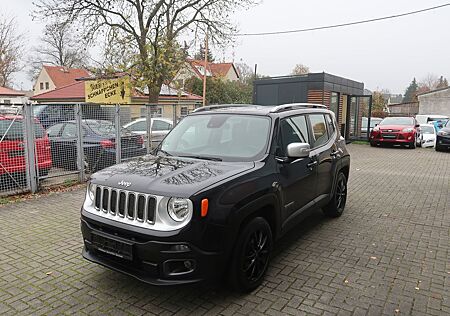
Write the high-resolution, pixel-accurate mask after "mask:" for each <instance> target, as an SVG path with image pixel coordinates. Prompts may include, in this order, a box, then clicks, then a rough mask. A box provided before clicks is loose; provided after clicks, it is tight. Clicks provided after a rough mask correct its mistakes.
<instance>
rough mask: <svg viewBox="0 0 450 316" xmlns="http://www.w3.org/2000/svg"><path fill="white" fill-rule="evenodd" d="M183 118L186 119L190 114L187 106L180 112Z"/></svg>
mask: <svg viewBox="0 0 450 316" xmlns="http://www.w3.org/2000/svg"><path fill="white" fill-rule="evenodd" d="M180 114H181V117H184V116H186V115H188V114H189V109H188V107H187V106H182V107H181V110H180Z"/></svg>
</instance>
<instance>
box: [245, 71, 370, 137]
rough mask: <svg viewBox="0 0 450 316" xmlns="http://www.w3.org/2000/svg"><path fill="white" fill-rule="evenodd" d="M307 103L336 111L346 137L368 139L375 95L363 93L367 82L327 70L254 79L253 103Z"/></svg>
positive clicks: (342, 132) (343, 134)
mask: <svg viewBox="0 0 450 316" xmlns="http://www.w3.org/2000/svg"><path fill="white" fill-rule="evenodd" d="M306 102H307V103H317V104H323V105H326V106H327V107H328V108H329V109H330V110H331V111H333V112H334V113H335V114H336V118H337V121H338V124H339V125H340V128H341V134H342V136H344V137H345V138H346V139H349V140H354V139H367V131H368V126H370V122H368V121H370V113H371V104H372V96H370V95H364V83H362V82H357V81H354V80H351V79H346V78H343V77H339V76H335V75H331V74H328V73H310V74H306V75H300V76H287V77H271V78H264V79H259V80H255V81H254V84H253V103H254V104H260V105H280V104H287V103H306Z"/></svg>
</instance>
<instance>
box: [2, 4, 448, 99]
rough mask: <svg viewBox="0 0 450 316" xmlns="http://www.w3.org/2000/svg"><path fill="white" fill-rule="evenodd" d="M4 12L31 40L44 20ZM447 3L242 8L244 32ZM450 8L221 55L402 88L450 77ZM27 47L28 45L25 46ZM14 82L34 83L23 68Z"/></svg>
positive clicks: (246, 40) (280, 38)
mask: <svg viewBox="0 0 450 316" xmlns="http://www.w3.org/2000/svg"><path fill="white" fill-rule="evenodd" d="M1 2H2V9H1V13H4V14H5V13H6V14H7V15H9V16H16V17H17V19H18V24H19V28H20V30H21V31H22V32H23V33H25V34H26V37H27V42H26V43H28V44H29V45H30V46H32V45H35V44H36V43H37V41H38V38H39V36H40V34H41V31H42V25H41V24H39V23H37V22H33V21H31V18H30V17H29V13H30V11H31V10H32V8H33V6H32V0H16V1H12V0H1ZM444 3H446V1H445V0H427V1H423V0H422V1H420V0H395V1H392V0H377V1H361V0H345V1H336V0H316V1H300V0H264V1H262V2H261V4H260V5H258V6H256V7H253V8H251V9H249V10H247V11H244V12H238V13H237V14H236V15H235V17H234V19H235V22H236V24H237V25H238V27H239V29H240V31H241V32H243V33H253V32H265V31H278V30H280V31H282V30H290V29H299V28H307V27H315V26H323V25H330V24H340V23H345V22H351V21H356V20H362V19H368V18H375V17H381V16H386V15H392V14H399V13H404V12H407V11H413V10H418V9H423V8H425V7H431V6H435V5H440V4H444ZM449 29H450V7H444V8H442V9H439V10H436V11H430V12H425V13H421V14H417V15H413V16H407V17H402V18H398V19H395V20H386V21H380V22H374V23H370V24H364V25H357V26H349V27H343V28H339V29H331V30H322V31H314V32H309V33H298V34H288V35H277V36H265V37H242V38H238V39H237V41H236V44H235V45H234V47H229V48H227V49H226V51H224V52H219V51H215V55H216V57H218V58H219V59H222V58H225V59H227V60H230V59H233V58H234V60H235V61H236V62H239V61H241V60H242V61H244V62H246V63H247V64H249V65H252V67H253V65H254V64H258V72H259V73H261V74H264V75H270V76H277V75H288V74H289V73H290V71H291V70H292V68H293V67H294V66H295V64H297V63H302V64H304V65H307V66H309V67H310V70H311V71H312V72H322V71H325V72H328V73H332V74H335V75H339V76H343V77H346V78H350V79H354V80H357V81H361V82H364V83H365V86H366V88H368V89H371V90H375V89H389V90H390V91H391V92H393V93H403V92H404V89H405V88H406V86H407V85H408V84H409V83H410V82H411V80H412V78H413V77H416V78H417V79H418V80H420V79H421V78H424V77H425V76H426V75H427V74H429V73H432V74H436V75H443V76H445V77H447V78H450V41H449V40H448V39H449V34H448V30H449ZM27 48H29V47H27ZM15 82H16V87H20V86H22V87H23V88H24V89H30V88H31V83H30V82H29V80H28V79H27V76H26V74H24V73H20V74H17V75H16V76H15Z"/></svg>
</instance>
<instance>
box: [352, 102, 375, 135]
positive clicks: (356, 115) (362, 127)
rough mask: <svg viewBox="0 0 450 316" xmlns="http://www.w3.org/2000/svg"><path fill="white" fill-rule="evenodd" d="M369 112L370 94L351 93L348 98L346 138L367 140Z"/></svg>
mask: <svg viewBox="0 0 450 316" xmlns="http://www.w3.org/2000/svg"><path fill="white" fill-rule="evenodd" d="M371 113H372V96H371V95H352V96H350V97H349V98H348V101H347V124H346V125H347V132H346V136H347V137H346V139H348V140H368V136H369V135H368V131H369V129H370V117H371ZM363 121H365V122H367V124H366V123H364V124H363Z"/></svg>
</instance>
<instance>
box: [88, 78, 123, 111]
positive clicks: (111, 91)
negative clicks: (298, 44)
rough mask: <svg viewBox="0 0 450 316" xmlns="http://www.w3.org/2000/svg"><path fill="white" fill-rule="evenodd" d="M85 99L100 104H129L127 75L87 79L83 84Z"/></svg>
mask: <svg viewBox="0 0 450 316" xmlns="http://www.w3.org/2000/svg"><path fill="white" fill-rule="evenodd" d="M84 85H85V86H84V91H85V101H86V102H87V103H100V104H130V103H131V85H130V78H129V77H121V78H115V79H97V80H88V81H86V82H85V84H84Z"/></svg>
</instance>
